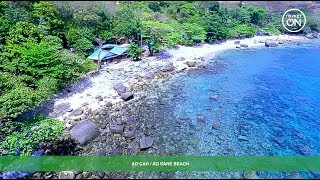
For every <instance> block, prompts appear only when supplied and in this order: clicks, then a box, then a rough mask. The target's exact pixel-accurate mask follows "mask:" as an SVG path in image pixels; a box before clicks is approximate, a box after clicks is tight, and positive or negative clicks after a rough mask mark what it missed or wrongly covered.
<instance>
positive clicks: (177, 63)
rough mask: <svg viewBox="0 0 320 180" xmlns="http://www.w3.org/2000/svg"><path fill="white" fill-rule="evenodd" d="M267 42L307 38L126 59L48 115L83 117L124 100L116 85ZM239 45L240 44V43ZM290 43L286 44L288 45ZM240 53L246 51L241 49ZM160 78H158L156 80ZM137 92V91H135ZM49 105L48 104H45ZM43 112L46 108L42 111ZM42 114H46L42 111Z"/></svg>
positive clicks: (76, 88)
mask: <svg viewBox="0 0 320 180" xmlns="http://www.w3.org/2000/svg"><path fill="white" fill-rule="evenodd" d="M265 40H274V41H277V42H278V43H279V45H280V46H281V44H282V43H281V42H280V41H284V42H297V41H305V40H307V38H305V37H301V36H289V35H279V36H275V35H274V36H255V37H252V38H247V39H241V40H240V39H233V40H227V41H226V42H224V43H221V44H215V45H209V44H203V45H201V46H195V47H187V46H178V48H175V49H168V50H167V52H168V53H169V54H170V55H171V57H170V58H166V59H159V58H157V57H156V56H155V57H144V58H143V59H142V60H141V61H137V62H134V61H131V60H130V59H122V60H121V61H120V62H112V63H109V64H107V65H104V66H103V68H102V69H101V72H100V73H99V74H98V75H95V76H92V77H87V78H86V80H85V81H84V82H83V80H82V81H81V80H80V81H79V82H77V83H76V84H74V85H72V86H71V87H70V88H66V89H67V91H66V90H64V91H63V92H61V93H59V94H56V95H55V96H54V97H53V98H52V99H51V104H52V106H51V107H45V108H44V109H47V111H48V109H50V110H49V111H48V112H49V113H48V114H47V115H48V116H50V117H53V118H56V119H59V120H61V121H63V120H67V119H74V118H79V116H81V114H82V111H81V112H80V113H77V114H74V113H73V112H74V111H75V110H78V109H83V113H84V112H87V111H89V112H91V111H95V110H97V109H99V108H101V107H104V106H105V104H107V103H112V104H115V103H118V102H121V101H123V100H122V99H121V97H120V96H119V95H118V94H117V92H116V91H115V90H114V89H113V85H114V84H117V83H123V84H124V85H125V86H126V87H127V88H128V89H130V87H132V86H134V85H137V84H143V83H146V80H145V79H144V78H143V77H144V74H145V73H146V72H155V74H156V73H157V69H159V67H162V66H164V65H166V64H168V63H172V64H173V66H174V67H175V71H176V72H180V71H182V70H187V69H189V68H194V67H189V66H188V65H187V63H186V62H187V61H189V62H191V61H192V62H195V63H196V64H197V66H198V65H204V64H205V63H207V62H208V61H209V60H212V58H213V57H214V56H215V55H216V54H217V53H218V52H221V51H224V50H228V49H236V48H237V46H238V48H239V45H240V44H246V45H247V46H248V47H247V48H258V47H265V43H264V41H265ZM235 41H240V44H235ZM238 43H239V42H238ZM284 44H286V43H284ZM239 49H240V50H242V49H246V48H242V47H241V48H239ZM156 79H157V76H156V77H155V78H154V80H156ZM133 93H135V92H133ZM44 106H46V105H44ZM42 110H43V108H42ZM41 112H42V111H41Z"/></svg>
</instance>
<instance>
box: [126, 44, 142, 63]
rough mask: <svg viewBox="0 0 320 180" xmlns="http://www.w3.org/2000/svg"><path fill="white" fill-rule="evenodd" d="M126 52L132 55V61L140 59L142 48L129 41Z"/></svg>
mask: <svg viewBox="0 0 320 180" xmlns="http://www.w3.org/2000/svg"><path fill="white" fill-rule="evenodd" d="M128 54H129V55H130V56H131V57H132V59H133V60H134V61H138V60H140V55H141V54H142V49H141V48H140V47H139V46H138V45H137V44H135V43H131V44H130V46H129V48H128Z"/></svg>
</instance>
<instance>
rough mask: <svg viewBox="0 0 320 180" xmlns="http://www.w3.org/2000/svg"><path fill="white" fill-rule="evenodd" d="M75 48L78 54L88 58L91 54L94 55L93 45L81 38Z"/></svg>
mask: <svg viewBox="0 0 320 180" xmlns="http://www.w3.org/2000/svg"><path fill="white" fill-rule="evenodd" d="M73 47H74V50H75V52H76V53H78V54H82V55H84V56H88V55H89V54H90V53H92V48H93V45H92V43H91V42H90V41H89V40H87V39H84V38H81V39H78V40H76V42H75V44H74V45H73Z"/></svg>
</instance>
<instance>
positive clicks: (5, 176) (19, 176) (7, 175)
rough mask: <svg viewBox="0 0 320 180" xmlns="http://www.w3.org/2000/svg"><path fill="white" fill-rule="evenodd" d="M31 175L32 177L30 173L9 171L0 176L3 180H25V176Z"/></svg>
mask: <svg viewBox="0 0 320 180" xmlns="http://www.w3.org/2000/svg"><path fill="white" fill-rule="evenodd" d="M0 175H1V174H0ZM31 175H32V173H31V172H21V171H9V172H3V174H2V175H1V176H2V178H3V179H25V178H26V177H27V176H31ZM1 176H0V178H1Z"/></svg>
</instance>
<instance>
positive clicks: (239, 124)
mask: <svg viewBox="0 0 320 180" xmlns="http://www.w3.org/2000/svg"><path fill="white" fill-rule="evenodd" d="M169 87H170V88H167V92H165V93H166V94H170V92H169V91H171V92H172V91H173V90H174V91H176V92H175V95H174V96H172V97H170V101H169V102H170V104H171V107H172V108H170V111H172V112H171V113H172V114H174V116H173V117H174V118H173V117H172V118H170V117H168V118H166V119H167V121H169V124H170V123H171V125H172V126H174V124H179V123H181V121H187V123H188V124H189V126H188V128H181V129H180V132H178V135H177V136H181V137H182V139H184V140H186V139H188V140H190V138H191V139H192V141H193V145H188V146H186V147H184V150H183V154H184V155H210V156H211V155H212V156H214V155H235V156H257V155H271V156H301V155H302V156H308V155H320V41H319V40H314V41H312V42H311V43H306V44H301V45H294V46H292V45H291V46H279V47H275V48H258V49H250V50H237V49H235V50H229V51H225V52H222V53H220V54H219V55H217V56H216V57H215V61H212V63H210V64H209V65H208V66H207V67H206V68H200V69H197V70H193V71H191V72H188V73H187V74H186V75H182V76H179V77H176V78H174V79H172V80H170V81H169ZM166 111H168V109H166ZM159 113H160V114H168V112H161V111H160V112H159ZM171 113H169V114H171ZM190 132H191V133H190ZM259 176H260V177H263V178H270V177H274V178H281V177H282V178H284V177H285V174H283V173H280V174H279V173H275V174H272V173H267V172H260V174H259ZM300 176H302V177H306V178H320V173H319V174H318V173H315V172H313V173H311V172H310V173H300ZM208 177H212V176H208ZM214 177H221V178H223V177H225V176H223V175H221V174H220V175H218V176H214ZM231 177H232V176H231ZM235 177H236V176H235Z"/></svg>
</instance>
